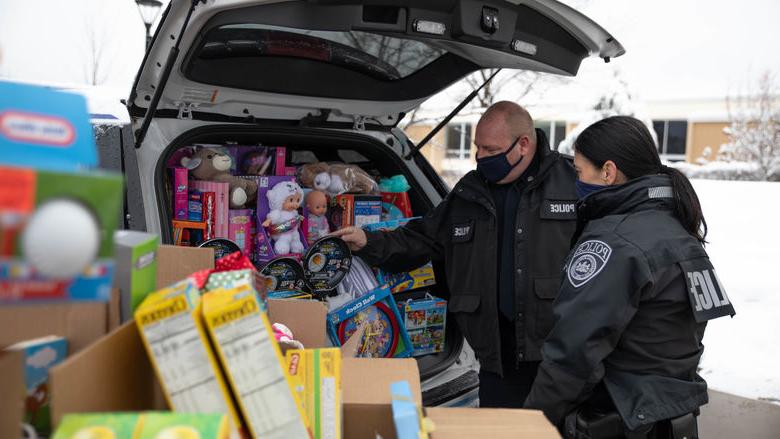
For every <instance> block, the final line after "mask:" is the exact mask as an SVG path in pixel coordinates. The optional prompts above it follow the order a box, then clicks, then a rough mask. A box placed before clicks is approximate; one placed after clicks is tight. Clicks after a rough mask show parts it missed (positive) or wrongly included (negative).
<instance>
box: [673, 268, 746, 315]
mask: <svg viewBox="0 0 780 439" xmlns="http://www.w3.org/2000/svg"><path fill="white" fill-rule="evenodd" d="M679 264H680V268H682V271H683V275H684V277H685V284H686V285H687V287H688V299H689V301H690V304H691V310H692V311H693V316H694V317H695V318H696V321H697V322H699V323H701V322H706V321H707V320H712V319H716V318H718V317H723V316H726V315H729V316H732V317H733V316H734V314H736V312H735V311H734V306H733V305H732V304H731V301H730V300H729V298H728V296H727V295H726V291H725V290H724V289H723V284H721V283H720V279H718V275H716V274H715V269H714V268H713V267H712V264H711V263H710V260H709V259H708V258H699V259H692V260H690V261H682V262H680V263H679Z"/></svg>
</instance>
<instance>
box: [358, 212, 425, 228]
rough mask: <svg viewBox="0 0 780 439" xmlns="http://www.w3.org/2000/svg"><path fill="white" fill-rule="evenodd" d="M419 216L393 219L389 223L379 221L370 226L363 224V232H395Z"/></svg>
mask: <svg viewBox="0 0 780 439" xmlns="http://www.w3.org/2000/svg"><path fill="white" fill-rule="evenodd" d="M420 218H422V217H421V216H415V217H412V218H400V219H394V220H390V221H381V222H378V223H371V224H363V230H366V231H369V232H376V231H380V230H382V231H383V230H395V229H397V228H399V227H401V226H405V225H406V224H407V223H409V222H410V221H412V220H416V219H420Z"/></svg>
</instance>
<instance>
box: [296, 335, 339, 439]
mask: <svg viewBox="0 0 780 439" xmlns="http://www.w3.org/2000/svg"><path fill="white" fill-rule="evenodd" d="M287 367H288V372H289V374H290V378H291V380H292V383H293V388H294V389H295V391H296V393H297V394H298V397H299V399H300V400H301V402H302V404H303V409H304V412H305V413H306V417H307V418H308V420H309V423H310V425H311V429H312V433H313V434H314V439H331V438H332V439H337V438H340V437H341V429H342V421H341V349H338V348H328V349H305V350H289V351H287Z"/></svg>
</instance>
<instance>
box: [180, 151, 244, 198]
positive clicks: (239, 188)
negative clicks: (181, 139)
mask: <svg viewBox="0 0 780 439" xmlns="http://www.w3.org/2000/svg"><path fill="white" fill-rule="evenodd" d="M181 165H182V166H184V167H185V168H187V169H189V171H190V174H191V175H192V176H193V177H194V178H196V179H198V180H205V181H216V182H218V183H228V184H230V208H231V209H241V208H243V207H244V205H245V204H246V202H247V201H248V200H254V199H255V196H256V195H257V183H256V182H254V181H252V180H247V179H244V178H240V177H236V176H234V175H232V174H230V166H231V165H232V159H231V158H230V156H229V155H227V154H223V153H221V152H219V151H217V150H215V149H212V148H197V149H196V150H195V153H194V154H193V155H192V157H183V158H182V159H181Z"/></svg>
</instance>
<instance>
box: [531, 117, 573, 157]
mask: <svg viewBox="0 0 780 439" xmlns="http://www.w3.org/2000/svg"><path fill="white" fill-rule="evenodd" d="M534 127H535V128H538V129H540V130H542V131H544V134H545V135H547V140H548V141H549V142H550V148H551V149H553V150H557V149H558V146H559V145H560V144H561V142H562V141H563V139H565V138H566V122H563V121H560V120H552V121H548V120H541V121H536V122H535V123H534Z"/></svg>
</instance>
